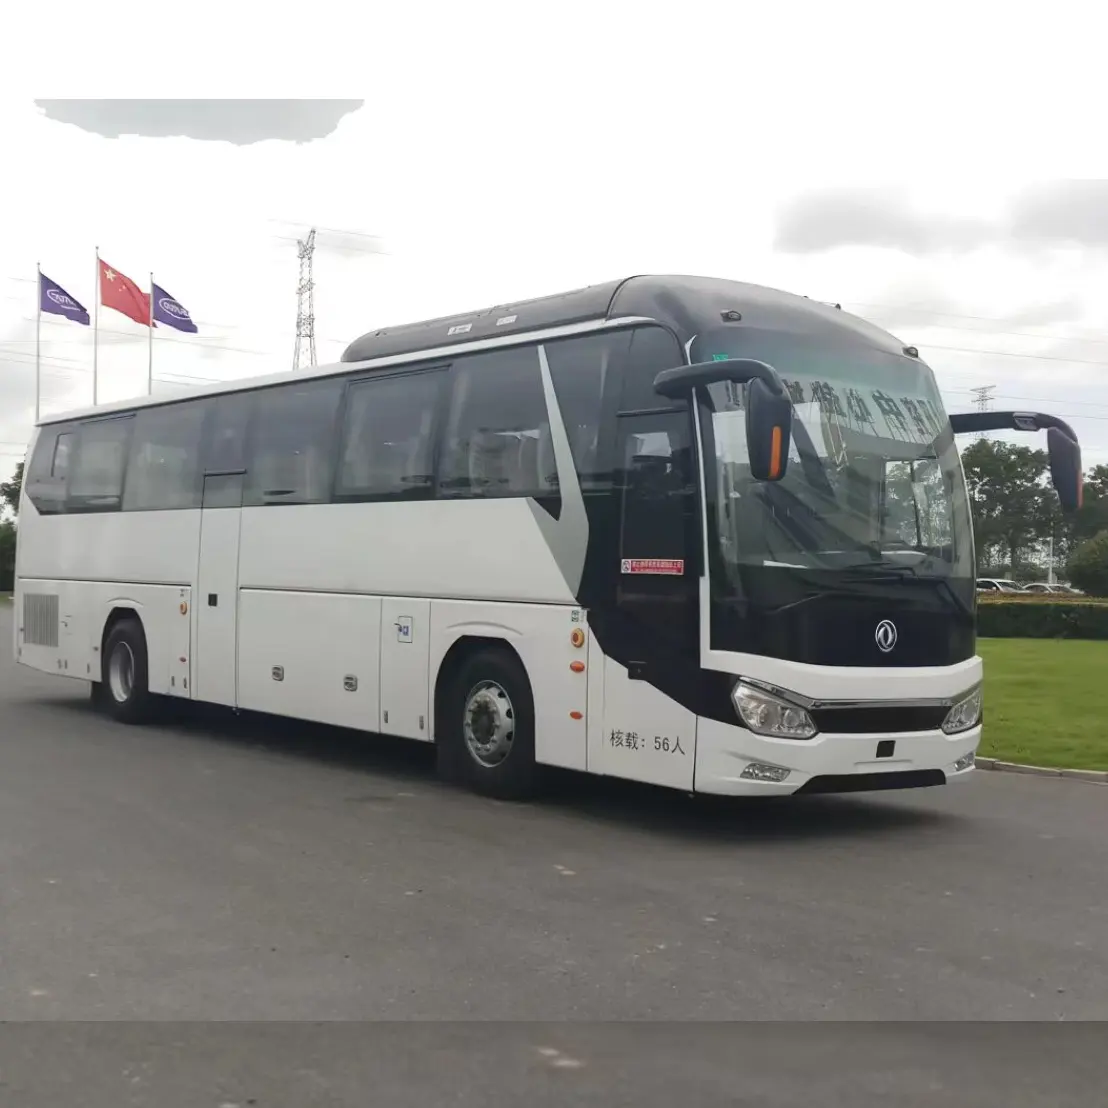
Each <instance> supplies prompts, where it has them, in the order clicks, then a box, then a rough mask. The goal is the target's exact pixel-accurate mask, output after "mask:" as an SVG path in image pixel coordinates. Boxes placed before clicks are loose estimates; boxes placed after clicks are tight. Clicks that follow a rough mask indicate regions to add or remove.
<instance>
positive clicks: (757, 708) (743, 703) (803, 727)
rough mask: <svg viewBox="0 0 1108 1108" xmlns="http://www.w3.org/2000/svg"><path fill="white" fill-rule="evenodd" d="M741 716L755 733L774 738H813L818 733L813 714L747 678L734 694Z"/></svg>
mask: <svg viewBox="0 0 1108 1108" xmlns="http://www.w3.org/2000/svg"><path fill="white" fill-rule="evenodd" d="M731 699H732V701H733V702H734V704H735V710H736V711H737V712H738V713H739V718H740V719H741V720H742V721H743V723H744V724H746V726H747V727H749V728H750V730H751V731H753V732H754V734H756V735H767V736H769V737H770V738H774V739H810V738H811V737H812V736H813V735H814V734H816V726H815V724H814V723H813V722H812V717H811V716H810V715H808V713H807V712H806V711H805V710H804V709H803V708H799V707H797V706H796V705H795V704H790V703H789V702H788V701H787V700H785V699H783V698H782V697H780V696H775V695H774V694H773V693H771V692H769V691H768V690H767V689H763V688H761V687H760V686H758V685H754V684H751V683H750V682H748V681H740V682H739V683H738V684H737V685H736V686H735V688H734V691H733V692H732V693H731Z"/></svg>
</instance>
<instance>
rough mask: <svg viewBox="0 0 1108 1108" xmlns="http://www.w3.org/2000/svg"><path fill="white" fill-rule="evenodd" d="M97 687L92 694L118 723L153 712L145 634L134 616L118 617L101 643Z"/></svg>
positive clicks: (133, 721)
mask: <svg viewBox="0 0 1108 1108" xmlns="http://www.w3.org/2000/svg"><path fill="white" fill-rule="evenodd" d="M100 664H101V666H102V670H101V681H100V687H99V691H96V689H95V686H94V692H93V696H94V698H95V699H97V700H98V702H99V703H100V704H101V705H102V706H103V708H104V709H105V710H106V711H107V712H108V714H109V715H111V716H112V717H114V718H115V719H117V720H118V721H119V722H120V723H129V724H139V723H147V722H149V721H150V720H151V719H152V718H153V716H154V697H153V696H152V695H151V694H150V687H149V678H148V674H149V668H148V661H147V654H146V635H145V633H144V632H143V629H142V624H141V623H140V622H139V620H137V619H131V618H126V619H121V620H120V621H119V622H118V623H117V624H116V625H115V626H114V627H113V628H112V629H111V632H110V633H109V635H108V640H107V642H105V643H104V656H103V658H102V659H101V663H100Z"/></svg>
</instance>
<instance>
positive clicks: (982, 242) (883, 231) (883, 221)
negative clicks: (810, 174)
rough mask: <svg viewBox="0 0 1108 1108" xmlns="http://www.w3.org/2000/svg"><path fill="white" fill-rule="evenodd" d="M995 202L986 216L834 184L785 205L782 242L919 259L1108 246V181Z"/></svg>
mask: <svg viewBox="0 0 1108 1108" xmlns="http://www.w3.org/2000/svg"><path fill="white" fill-rule="evenodd" d="M995 207H996V209H997V210H996V213H995V214H994V215H992V216H991V217H990V218H982V217H978V216H965V215H955V214H951V213H950V212H944V211H933V210H932V211H928V210H926V209H925V208H924V207H923V206H922V205H918V204H913V202H912V200H911V198H910V197H909V196H908V195H907V193H906V192H905V191H904V190H899V189H891V188H836V189H827V190H822V191H818V192H811V193H807V194H805V195H801V196H799V197H796V198H795V199H793V200H792V201H791V202H789V203H788V204H786V205H785V206H784V207H782V208H781V210H780V212H779V215H778V221H777V233H776V239H775V245H776V247H777V249H779V250H784V251H788V252H790V253H794V254H810V253H817V252H821V251H828V250H835V249H840V248H843V247H850V246H869V247H878V248H884V249H890V250H901V251H903V252H905V253H908V254H914V255H917V256H921V255H928V254H937V253H944V252H945V253H967V252H969V251H972V250H977V249H981V248H985V247H998V248H1001V249H1008V250H1024V251H1026V250H1028V249H1032V248H1041V247H1062V248H1066V247H1101V246H1108V181H1100V180H1091V181H1052V182H1048V183H1042V184H1035V185H1030V186H1026V187H1024V188H1022V189H1021V190H1019V191H1017V192H1016V193H1015V194H1014V195H1011V196H1009V197H1006V198H1005V197H999V198H998V199H997V201H996V202H995Z"/></svg>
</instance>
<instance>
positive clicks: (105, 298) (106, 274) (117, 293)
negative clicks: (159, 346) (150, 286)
mask: <svg viewBox="0 0 1108 1108" xmlns="http://www.w3.org/2000/svg"><path fill="white" fill-rule="evenodd" d="M100 303H101V304H103V305H104V307H105V308H114V309H115V310H116V311H117V312H120V313H121V314H122V315H125V316H127V318H128V319H133V320H134V321H135V322H136V323H142V324H144V325H145V326H147V327H149V326H150V297H149V295H148V294H147V293H145V292H143V291H142V289H140V288H139V287H138V285H136V284H135V282H134V281H132V280H131V278H130V277H125V276H124V275H123V274H122V273H120V272H119V270H118V269H113V268H112V267H111V266H110V265H108V263H107V262H106V261H104V259H103V258H101V259H100Z"/></svg>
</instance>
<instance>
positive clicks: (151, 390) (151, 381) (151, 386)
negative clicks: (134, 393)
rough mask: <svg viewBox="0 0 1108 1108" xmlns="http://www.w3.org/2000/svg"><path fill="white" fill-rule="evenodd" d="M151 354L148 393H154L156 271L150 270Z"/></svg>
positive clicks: (147, 366) (147, 373) (147, 365)
mask: <svg viewBox="0 0 1108 1108" xmlns="http://www.w3.org/2000/svg"><path fill="white" fill-rule="evenodd" d="M146 322H147V323H148V324H149V325H150V356H149V357H148V358H147V361H146V395H147V396H153V395H154V271H153V270H151V271H150V318H149V319H148V320H147V321H146Z"/></svg>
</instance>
